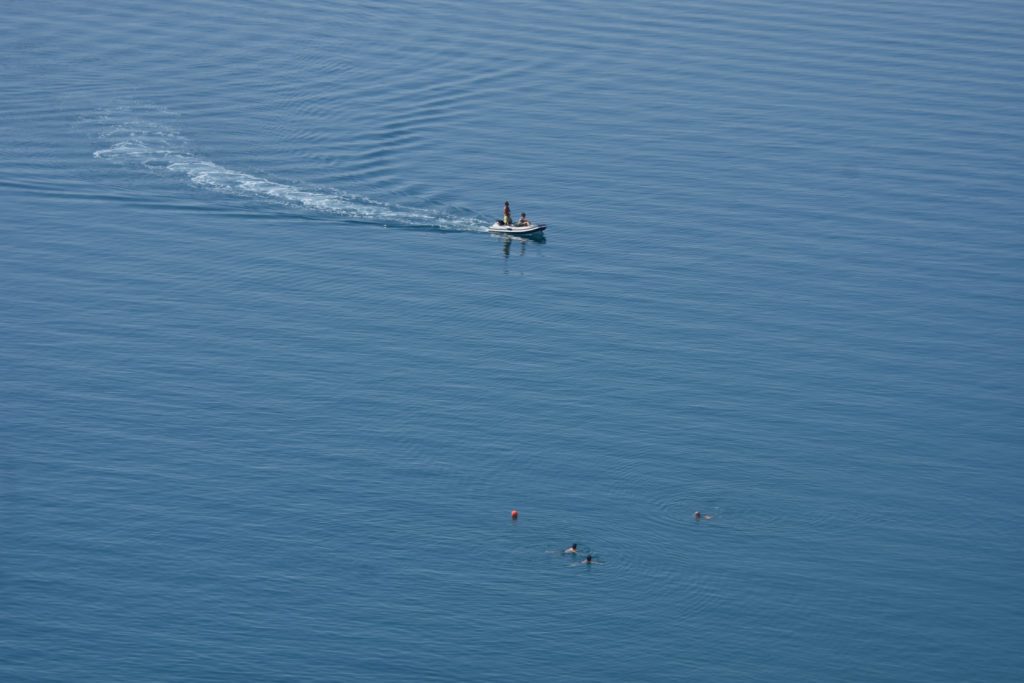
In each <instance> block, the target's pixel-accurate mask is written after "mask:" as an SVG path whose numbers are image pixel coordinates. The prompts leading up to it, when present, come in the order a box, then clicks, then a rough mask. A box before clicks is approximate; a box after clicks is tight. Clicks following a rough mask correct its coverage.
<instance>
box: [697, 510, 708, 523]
mask: <svg viewBox="0 0 1024 683" xmlns="http://www.w3.org/2000/svg"><path fill="white" fill-rule="evenodd" d="M693 518H694V519H695V520H697V521H698V522H699V521H700V520H702V519H711V515H705V514H703V513H702V512H701V511H700V510H697V511H696V512H694V513H693Z"/></svg>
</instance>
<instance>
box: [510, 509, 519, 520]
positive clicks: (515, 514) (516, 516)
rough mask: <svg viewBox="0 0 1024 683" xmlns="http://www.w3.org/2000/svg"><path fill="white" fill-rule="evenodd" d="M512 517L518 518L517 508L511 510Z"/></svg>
mask: <svg viewBox="0 0 1024 683" xmlns="http://www.w3.org/2000/svg"><path fill="white" fill-rule="evenodd" d="M512 519H519V510H513V511H512Z"/></svg>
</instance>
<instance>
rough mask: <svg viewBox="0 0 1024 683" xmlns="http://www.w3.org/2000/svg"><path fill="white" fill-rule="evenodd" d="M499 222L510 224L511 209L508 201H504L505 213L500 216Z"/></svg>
mask: <svg viewBox="0 0 1024 683" xmlns="http://www.w3.org/2000/svg"><path fill="white" fill-rule="evenodd" d="M501 222H502V223H504V224H505V225H512V209H511V208H509V205H508V202H505V213H504V214H503V215H502V217H501Z"/></svg>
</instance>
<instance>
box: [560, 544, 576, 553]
mask: <svg viewBox="0 0 1024 683" xmlns="http://www.w3.org/2000/svg"><path fill="white" fill-rule="evenodd" d="M566 553H570V554H572V555H575V554H576V544H575V543H573V544H572V545H571V546H569V547H568V548H566V549H565V550H563V551H562V554H563V555H564V554H566Z"/></svg>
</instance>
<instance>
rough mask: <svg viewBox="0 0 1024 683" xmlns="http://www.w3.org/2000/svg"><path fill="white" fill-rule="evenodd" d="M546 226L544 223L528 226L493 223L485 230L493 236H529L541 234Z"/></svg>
mask: <svg viewBox="0 0 1024 683" xmlns="http://www.w3.org/2000/svg"><path fill="white" fill-rule="evenodd" d="M547 227H548V226H547V225H545V224H544V223H530V224H529V225H516V224H514V223H513V224H512V225H505V224H504V223H500V222H495V223H494V225H492V226H491V227H489V228H487V232H490V233H493V234H495V235H530V234H533V233H538V232H543V231H544V230H545V229H547Z"/></svg>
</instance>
